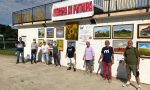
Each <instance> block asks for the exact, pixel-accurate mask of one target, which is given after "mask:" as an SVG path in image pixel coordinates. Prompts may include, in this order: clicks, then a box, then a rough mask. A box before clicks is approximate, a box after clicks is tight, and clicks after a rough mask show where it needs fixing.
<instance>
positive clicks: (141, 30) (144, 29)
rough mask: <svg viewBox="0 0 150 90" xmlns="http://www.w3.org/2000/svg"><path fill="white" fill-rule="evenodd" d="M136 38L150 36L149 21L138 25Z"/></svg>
mask: <svg viewBox="0 0 150 90" xmlns="http://www.w3.org/2000/svg"><path fill="white" fill-rule="evenodd" d="M137 37H138V38H150V23H149V24H139V25H138V35H137Z"/></svg>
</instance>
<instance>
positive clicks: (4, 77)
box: [0, 55, 150, 90]
mask: <svg viewBox="0 0 150 90" xmlns="http://www.w3.org/2000/svg"><path fill="white" fill-rule="evenodd" d="M15 59H16V57H14V56H5V55H0V90H136V88H135V87H133V86H129V87H122V84H123V82H122V81H120V80H116V79H115V78H113V81H112V83H108V82H107V81H103V80H102V78H101V77H100V76H99V75H96V74H92V75H90V74H87V73H85V72H83V71H80V70H77V72H73V71H67V70H66V67H55V66H54V65H49V66H47V65H44V64H42V63H37V64H33V65H31V64H30V63H26V64H22V63H19V64H17V65H16V64H15V62H16V60H15ZM133 84H134V85H136V84H135V83H134V82H133ZM142 90H150V85H145V84H142Z"/></svg>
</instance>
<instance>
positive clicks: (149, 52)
mask: <svg viewBox="0 0 150 90" xmlns="http://www.w3.org/2000/svg"><path fill="white" fill-rule="evenodd" d="M139 51H140V54H141V55H145V56H150V49H143V48H140V49H139Z"/></svg>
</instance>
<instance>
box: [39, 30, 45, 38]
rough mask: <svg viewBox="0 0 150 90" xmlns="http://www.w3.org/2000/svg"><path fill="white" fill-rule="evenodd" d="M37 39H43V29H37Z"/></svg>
mask: <svg viewBox="0 0 150 90" xmlns="http://www.w3.org/2000/svg"><path fill="white" fill-rule="evenodd" d="M38 37H39V38H44V37H45V29H44V28H39V29H38Z"/></svg>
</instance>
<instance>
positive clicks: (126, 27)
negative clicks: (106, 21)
mask: <svg viewBox="0 0 150 90" xmlns="http://www.w3.org/2000/svg"><path fill="white" fill-rule="evenodd" d="M133 32H134V24H122V25H113V27H112V38H113V39H132V38H133Z"/></svg>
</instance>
